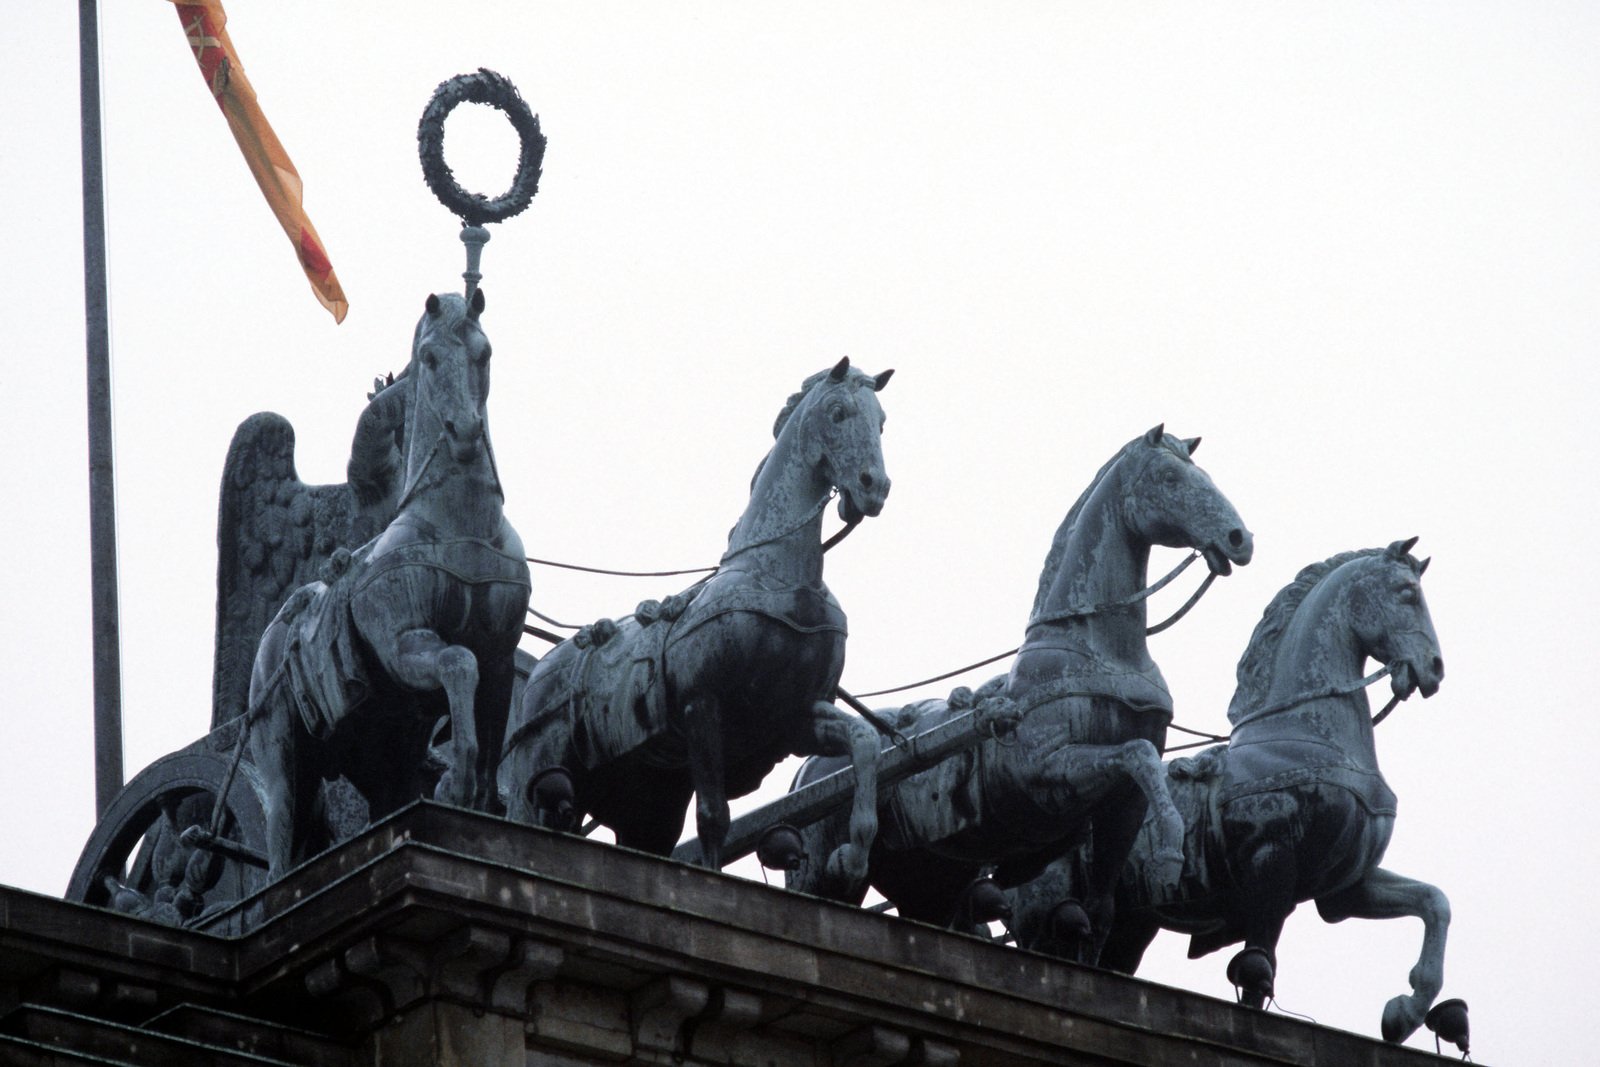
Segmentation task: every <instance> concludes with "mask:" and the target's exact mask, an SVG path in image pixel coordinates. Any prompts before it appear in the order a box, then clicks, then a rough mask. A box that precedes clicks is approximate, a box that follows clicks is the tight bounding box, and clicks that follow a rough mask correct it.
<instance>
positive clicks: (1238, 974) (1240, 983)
mask: <svg viewBox="0 0 1600 1067" xmlns="http://www.w3.org/2000/svg"><path fill="white" fill-rule="evenodd" d="M1276 977H1277V974H1276V969H1275V968H1274V967H1273V966H1272V957H1270V956H1268V955H1267V953H1266V950H1264V949H1260V948H1256V947H1254V946H1249V945H1247V946H1246V947H1244V948H1242V949H1240V950H1239V953H1238V955H1236V956H1234V957H1233V959H1231V960H1229V961H1228V981H1229V983H1231V984H1232V985H1233V987H1234V989H1235V990H1236V991H1237V992H1238V996H1239V1003H1241V1004H1243V1005H1244V1006H1245V1007H1247V1008H1260V1007H1264V1006H1265V1005H1266V1003H1267V1001H1269V1000H1271V999H1272V985H1273V979H1274V978H1276ZM1391 1003H1393V1002H1392V1001H1391ZM1384 1014H1385V1018H1387V1015H1388V1013H1387V1011H1386V1012H1385V1013H1384Z"/></svg>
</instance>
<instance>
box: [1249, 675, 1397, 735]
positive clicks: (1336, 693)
mask: <svg viewBox="0 0 1600 1067" xmlns="http://www.w3.org/2000/svg"><path fill="white" fill-rule="evenodd" d="M1388 673H1389V668H1388V667H1380V668H1379V669H1378V670H1375V671H1373V672H1372V673H1371V674H1369V675H1367V676H1366V677H1365V678H1358V679H1356V680H1355V681H1353V682H1345V683H1344V684H1343V685H1336V686H1333V687H1331V688H1329V689H1323V690H1319V691H1317V692H1314V693H1305V694H1302V695H1301V696H1297V697H1294V698H1293V699H1290V700H1285V701H1283V702H1282V703H1279V704H1273V705H1271V706H1270V707H1266V708H1262V709H1260V710H1258V711H1252V712H1251V713H1250V714H1248V715H1246V716H1245V717H1244V718H1242V719H1240V720H1239V721H1238V722H1236V723H1234V724H1233V728H1234V730H1238V729H1239V727H1241V726H1244V725H1246V724H1247V723H1252V722H1256V721H1258V720H1261V719H1265V718H1267V717H1268V716H1269V715H1277V714H1278V713H1279V712H1284V711H1288V710H1289V709H1290V708H1297V707H1299V706H1300V705H1301V704H1309V703H1310V702H1311V701H1313V700H1323V699H1325V698H1327V697H1342V696H1349V695H1350V694H1351V693H1359V692H1361V690H1363V689H1365V688H1366V687H1367V686H1369V685H1371V684H1372V683H1373V682H1376V681H1377V680H1378V679H1380V678H1383V677H1385V676H1386V675H1388ZM1398 699H1399V698H1396V700H1398ZM1393 709H1394V702H1392V701H1391V702H1390V704H1389V706H1388V707H1386V708H1384V710H1383V711H1382V712H1381V713H1380V714H1379V715H1378V716H1377V717H1376V718H1374V720H1373V722H1374V723H1376V722H1377V720H1378V719H1381V718H1383V717H1384V716H1386V715H1388V714H1389V712H1390V711H1392V710H1393Z"/></svg>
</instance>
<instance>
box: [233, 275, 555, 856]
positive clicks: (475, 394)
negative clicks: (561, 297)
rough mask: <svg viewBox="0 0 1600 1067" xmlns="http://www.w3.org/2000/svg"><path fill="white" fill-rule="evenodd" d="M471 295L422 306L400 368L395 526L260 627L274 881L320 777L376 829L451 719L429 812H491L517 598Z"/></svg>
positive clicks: (427, 778)
mask: <svg viewBox="0 0 1600 1067" xmlns="http://www.w3.org/2000/svg"><path fill="white" fill-rule="evenodd" d="M482 308H483V299H482V291H481V290H479V291H478V292H477V293H476V294H475V295H474V299H473V302H472V303H471V304H470V305H469V304H468V303H467V302H466V301H465V300H463V299H462V298H461V297H457V296H445V297H443V298H440V297H430V298H429V299H428V304H427V309H426V311H425V313H424V315H423V317H422V319H421V321H420V322H419V323H418V325H417V331H416V337H415V340H414V344H413V353H412V361H411V364H410V365H409V366H408V367H407V369H406V371H405V372H404V373H403V374H402V376H401V377H400V378H399V379H398V380H397V381H396V382H395V383H394V384H393V385H391V386H389V388H391V389H405V390H408V399H407V410H406V431H405V442H406V446H407V449H408V453H407V459H406V474H405V487H404V491H403V493H402V496H401V499H400V504H399V508H398V511H397V514H396V516H395V518H394V519H393V520H392V521H391V522H390V524H389V525H388V527H387V528H386V529H384V531H383V532H382V533H380V534H379V535H378V536H377V537H376V538H374V539H373V540H372V541H370V542H368V543H367V544H365V545H363V546H361V547H360V548H358V549H357V550H356V551H355V552H354V553H352V554H350V556H349V557H348V558H347V559H346V558H343V557H341V558H340V559H339V560H338V566H337V567H336V568H335V570H336V572H337V573H334V574H330V575H329V576H328V577H329V580H327V581H321V582H315V583H312V584H311V585H308V586H304V587H302V588H301V589H300V590H298V591H297V592H296V593H295V594H294V596H292V597H291V598H290V599H289V601H288V603H286V604H285V605H284V607H283V609H282V610H281V611H280V612H279V613H278V616H277V617H276V618H275V619H274V620H273V622H272V623H271V624H270V625H269V626H268V628H267V632H266V634H265V635H264V636H263V639H262V643H261V647H260V650H259V651H258V653H257V656H256V662H255V667H254V670H253V673H252V678H251V686H250V708H251V711H250V712H249V714H252V715H254V716H256V717H257V718H258V721H257V722H255V723H254V728H253V729H252V731H251V734H250V750H251V755H252V758H253V760H254V762H255V764H256V766H257V768H258V769H259V771H260V774H261V778H262V781H263V787H264V791H265V796H264V798H263V800H264V804H263V806H264V809H265V814H266V824H267V844H268V857H269V861H270V865H271V873H272V874H273V876H274V877H276V876H277V875H278V874H281V873H282V871H283V870H285V869H286V868H287V867H288V866H290V865H291V864H292V863H293V862H294V861H295V860H297V859H299V858H302V856H303V854H304V853H305V851H306V850H307V846H308V844H311V843H312V842H311V838H310V836H309V834H310V830H309V823H310V820H309V819H308V818H307V816H308V814H309V809H310V807H311V803H312V801H313V800H314V798H315V790H316V786H317V783H318V781H319V780H320V779H322V778H331V777H334V776H336V775H338V774H345V775H346V776H347V777H348V778H349V779H350V781H351V782H352V783H353V784H354V785H355V786H356V788H357V789H358V790H360V791H361V792H362V794H363V795H364V796H365V798H366V800H367V802H368V805H369V807H370V809H371V812H372V814H373V815H374V816H378V815H381V814H384V813H386V812H387V811H390V810H393V809H394V808H395V807H398V806H399V805H400V804H403V803H405V802H406V801H407V800H409V799H412V798H414V797H416V796H418V795H420V794H421V793H423V792H426V791H427V789H428V788H429V787H430V786H431V785H432V782H433V775H432V774H431V773H430V772H429V771H428V770H427V769H426V766H425V763H426V760H425V757H426V754H427V749H428V743H429V739H430V737H431V736H432V734H433V732H434V728H435V724H436V722H437V720H438V719H439V717H440V716H441V715H447V716H448V718H449V721H450V736H451V745H450V752H451V760H450V764H451V765H450V768H449V771H448V772H447V774H446V777H445V780H444V781H443V782H441V783H440V791H441V794H440V795H441V798H442V799H446V800H449V801H451V802H453V803H457V804H462V805H470V806H476V807H479V808H483V809H486V810H488V809H490V808H491V807H492V805H493V803H494V800H495V798H494V794H493V791H492V789H491V788H490V785H491V784H492V779H493V775H492V771H493V768H494V766H495V765H496V764H497V763H498V756H499V741H500V737H501V735H502V733H503V731H504V725H505V720H506V714H507V708H508V706H509V703H510V699H511V685H512V675H513V654H514V652H515V649H516V645H517V640H518V638H519V637H520V635H521V627H522V620H523V614H524V611H525V608H526V605H527V597H528V590H529V584H530V583H529V576H528V565H527V561H526V558H525V553H524V550H523V547H522V542H521V540H520V539H519V538H518V536H517V534H516V531H515V530H514V529H512V527H511V525H510V523H508V522H507V521H506V519H505V516H504V512H503V494H502V491H501V488H500V483H499V478H498V475H497V474H496V472H495V467H494V457H493V452H492V450H491V448H490V445H489V440H488V433H487V427H486V421H485V416H484V406H485V402H486V400H487V397H488V388H489V369H488V360H489V354H490V350H489V343H488V340H487V339H486V338H485V337H484V335H483V331H482V330H481V329H480V328H479V326H478V314H479V312H480V311H481V310H482Z"/></svg>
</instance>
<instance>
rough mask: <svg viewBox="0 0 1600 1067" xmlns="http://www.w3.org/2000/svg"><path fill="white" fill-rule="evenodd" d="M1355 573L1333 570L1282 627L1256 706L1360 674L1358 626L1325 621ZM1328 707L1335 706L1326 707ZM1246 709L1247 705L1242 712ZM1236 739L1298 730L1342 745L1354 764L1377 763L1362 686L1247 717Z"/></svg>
mask: <svg viewBox="0 0 1600 1067" xmlns="http://www.w3.org/2000/svg"><path fill="white" fill-rule="evenodd" d="M1351 580H1353V578H1352V576H1349V575H1341V574H1339V573H1338V572H1335V573H1334V574H1333V575H1330V576H1329V577H1328V578H1327V579H1324V580H1323V582H1322V583H1321V584H1320V585H1318V586H1317V588H1315V589H1313V590H1311V592H1310V593H1308V594H1307V595H1306V598H1305V600H1304V601H1303V602H1302V603H1301V604H1300V606H1299V607H1298V608H1297V609H1296V610H1295V613H1294V617H1293V618H1292V619H1291V620H1290V622H1289V624H1288V625H1287V626H1286V627H1285V628H1284V632H1283V635H1282V637H1281V638H1279V643H1278V647H1277V649H1276V650H1275V652H1274V654H1273V657H1272V680H1271V682H1270V684H1269V685H1268V687H1267V692H1266V694H1265V695H1264V696H1262V697H1260V698H1259V699H1258V702H1257V703H1256V705H1255V706H1254V708H1252V709H1250V710H1259V709H1263V708H1272V707H1275V706H1277V705H1279V704H1282V703H1284V702H1290V701H1295V700H1299V699H1300V698H1305V697H1312V696H1314V695H1315V694H1321V693H1327V692H1328V691H1329V690H1330V689H1335V688H1345V687H1348V686H1350V685H1353V684H1355V683H1356V682H1358V681H1360V679H1361V678H1362V677H1363V676H1364V674H1365V671H1364V669H1363V668H1364V667H1365V664H1366V654H1365V652H1364V651H1363V650H1362V647H1361V643H1360V641H1359V640H1358V639H1357V637H1356V634H1355V631H1354V630H1353V629H1352V628H1351V627H1350V626H1349V625H1348V624H1347V623H1345V622H1343V621H1341V622H1339V623H1337V624H1334V625H1330V624H1329V623H1330V618H1331V617H1332V616H1333V615H1335V614H1336V613H1337V615H1338V616H1339V617H1340V618H1341V620H1342V619H1343V617H1344V615H1345V612H1346V610H1347V603H1346V601H1345V593H1346V592H1347V589H1346V586H1347V584H1348V583H1349V582H1350V581H1351ZM1330 710H1331V711H1332V712H1333V713H1332V714H1330ZM1247 714H1248V712H1247ZM1234 736H1235V739H1236V740H1240V741H1251V740H1258V739H1264V738H1272V739H1288V738H1303V739H1306V740H1315V741H1321V742H1323V743H1325V744H1329V745H1332V746H1333V747H1335V748H1338V749H1340V750H1341V751H1343V752H1344V754H1345V756H1346V757H1347V758H1348V759H1350V760H1353V761H1354V762H1356V763H1357V764H1359V765H1361V766H1365V767H1370V768H1372V769H1376V768H1377V752H1376V749H1375V748H1374V745H1373V735H1372V719H1371V715H1370V708H1369V706H1368V700H1367V696H1366V692H1365V690H1356V691H1354V692H1351V693H1348V694H1343V695H1338V696H1323V697H1317V698H1316V699H1309V700H1305V701H1304V702H1302V703H1299V704H1296V705H1295V706H1293V707H1289V708H1286V709H1284V710H1283V711H1279V712H1276V713H1274V714H1272V715H1267V716H1264V717H1262V718H1260V719H1257V720H1254V721H1251V722H1246V723H1245V724H1244V725H1242V726H1240V727H1239V729H1238V730H1236V731H1235V735H1234Z"/></svg>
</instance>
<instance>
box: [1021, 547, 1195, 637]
mask: <svg viewBox="0 0 1600 1067" xmlns="http://www.w3.org/2000/svg"><path fill="white" fill-rule="evenodd" d="M1199 558H1200V553H1199V552H1197V551H1191V552H1190V553H1189V554H1188V555H1187V556H1185V557H1184V559H1183V561H1182V562H1181V563H1179V564H1178V565H1177V566H1176V567H1174V568H1172V570H1170V571H1168V572H1167V576H1166V577H1165V578H1162V579H1161V580H1160V581H1158V582H1155V583H1153V584H1151V585H1147V586H1145V587H1144V588H1143V589H1141V590H1139V591H1138V592H1137V593H1134V594H1132V595H1131V596H1125V597H1122V598H1121V599H1119V600H1108V601H1106V602H1105V603H1103V604H1096V605H1094V606H1093V607H1090V608H1062V609H1060V610H1058V611H1053V612H1051V613H1050V614H1049V615H1039V616H1036V617H1035V618H1032V619H1029V620H1028V629H1030V630H1031V629H1033V628H1034V627H1035V626H1048V625H1049V624H1051V623H1056V622H1065V621H1066V620H1068V619H1085V618H1088V617H1089V616H1091V615H1103V614H1105V613H1106V612H1108V611H1117V610H1119V609H1121V608H1131V607H1133V606H1134V605H1135V604H1138V603H1141V602H1143V601H1145V600H1148V599H1150V598H1151V597H1152V596H1155V595H1156V594H1157V593H1159V592H1161V590H1163V589H1165V588H1166V587H1167V586H1169V585H1171V584H1172V581H1173V579H1175V578H1177V577H1178V575H1180V574H1182V573H1183V572H1184V571H1186V570H1188V569H1189V564H1191V563H1193V562H1194V561H1195V560H1197V559H1199ZM1216 577H1217V576H1216V574H1215V572H1213V573H1212V574H1209V575H1207V576H1206V580H1205V581H1204V582H1202V583H1200V588H1199V589H1197V590H1195V593H1194V595H1193V596H1191V597H1190V598H1189V599H1188V601H1187V602H1186V603H1185V604H1184V605H1183V607H1181V608H1179V609H1178V610H1177V611H1176V612H1175V613H1173V615H1172V617H1171V618H1169V619H1167V620H1165V621H1164V622H1158V623H1156V624H1155V625H1154V626H1151V627H1147V628H1146V629H1145V635H1146V636H1149V635H1151V634H1158V633H1160V632H1161V631H1162V630H1165V629H1167V628H1168V627H1170V626H1172V625H1173V624H1174V623H1176V622H1177V621H1178V620H1179V619H1181V618H1183V617H1184V616H1185V615H1187V614H1189V609H1190V608H1192V607H1194V606H1195V605H1196V604H1198V603H1199V602H1200V598H1201V597H1202V596H1204V595H1205V593H1206V590H1207V589H1210V588H1211V583H1212V582H1213V581H1215V580H1216Z"/></svg>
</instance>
